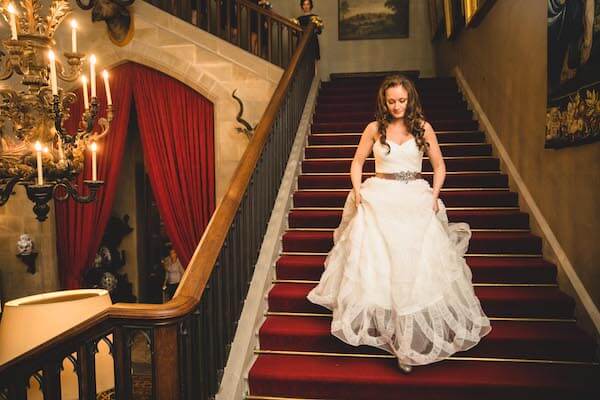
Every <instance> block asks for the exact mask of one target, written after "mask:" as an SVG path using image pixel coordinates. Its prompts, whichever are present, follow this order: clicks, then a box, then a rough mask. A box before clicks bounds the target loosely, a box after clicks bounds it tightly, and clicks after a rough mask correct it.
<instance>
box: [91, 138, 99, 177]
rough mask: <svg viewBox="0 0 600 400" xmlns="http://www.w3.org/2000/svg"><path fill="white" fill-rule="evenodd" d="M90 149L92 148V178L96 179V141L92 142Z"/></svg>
mask: <svg viewBox="0 0 600 400" xmlns="http://www.w3.org/2000/svg"><path fill="white" fill-rule="evenodd" d="M91 150H92V180H93V181H96V180H97V178H98V174H97V171H96V151H97V150H98V146H97V145H96V142H92V146H91Z"/></svg>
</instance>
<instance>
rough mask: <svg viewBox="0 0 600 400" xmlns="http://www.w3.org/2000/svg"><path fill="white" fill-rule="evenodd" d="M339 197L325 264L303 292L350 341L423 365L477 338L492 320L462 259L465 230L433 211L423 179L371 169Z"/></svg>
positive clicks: (337, 333) (466, 241)
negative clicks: (373, 173)
mask: <svg viewBox="0 0 600 400" xmlns="http://www.w3.org/2000/svg"><path fill="white" fill-rule="evenodd" d="M360 193H361V198H362V202H361V204H360V205H359V206H358V207H356V205H355V201H354V194H353V192H351V193H350V194H349V196H348V198H347V200H346V204H345V206H344V211H343V215H342V221H341V223H340V226H339V227H338V228H337V229H336V230H335V232H334V247H333V248H332V250H331V251H330V253H329V255H328V256H327V259H326V262H325V272H324V273H323V275H322V277H321V280H320V282H319V284H318V285H317V286H316V287H315V288H314V289H313V290H312V291H311V292H310V293H309V295H308V299H309V300H310V301H311V302H313V303H316V304H320V305H322V306H324V307H326V308H328V309H330V310H332V311H333V320H332V324H331V332H332V334H333V335H335V336H337V337H338V338H339V339H341V340H343V341H344V342H346V343H349V344H351V345H354V346H358V345H369V346H374V347H378V348H380V349H383V350H386V351H388V352H390V353H392V354H394V355H396V356H397V357H398V360H399V362H401V363H403V364H408V365H422V364H429V363H432V362H435V361H439V360H442V359H444V358H446V357H448V356H450V355H452V354H454V353H456V352H458V351H463V350H467V349H469V348H471V347H473V346H474V345H476V344H477V343H478V342H479V340H480V339H481V337H483V336H484V335H486V334H487V333H488V332H489V331H490V330H491V327H490V322H489V320H488V318H487V317H486V316H485V314H484V313H483V311H482V309H481V305H480V303H479V300H478V299H477V297H475V293H474V291H473V286H472V283H471V271H470V269H469V267H468V266H467V264H466V262H465V260H464V254H465V252H466V250H467V247H468V244H469V239H470V237H471V231H470V229H469V226H468V225H467V224H464V223H452V224H449V223H448V218H447V215H446V211H445V208H444V205H443V203H442V202H441V201H438V204H439V207H440V211H439V212H438V213H437V214H436V213H434V211H433V209H432V207H433V197H432V190H431V187H430V186H429V183H428V182H427V181H425V180H421V179H419V180H413V181H408V182H405V181H394V180H387V179H381V178H377V177H373V178H369V179H367V180H366V181H365V182H364V183H363V184H362V187H361V192H360Z"/></svg>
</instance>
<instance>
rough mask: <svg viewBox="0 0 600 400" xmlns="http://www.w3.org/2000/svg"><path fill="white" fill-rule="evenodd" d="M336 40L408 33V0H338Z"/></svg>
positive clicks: (380, 37) (364, 38) (397, 36)
mask: <svg viewBox="0 0 600 400" xmlns="http://www.w3.org/2000/svg"><path fill="white" fill-rule="evenodd" d="M338 22H339V23H338V37H339V40H369V39H391V38H407V37H408V0H338Z"/></svg>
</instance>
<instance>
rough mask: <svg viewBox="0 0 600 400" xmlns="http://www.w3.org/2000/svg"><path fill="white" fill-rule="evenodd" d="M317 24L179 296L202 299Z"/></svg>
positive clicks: (277, 94) (292, 65)
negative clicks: (278, 112)
mask: <svg viewBox="0 0 600 400" xmlns="http://www.w3.org/2000/svg"><path fill="white" fill-rule="evenodd" d="M313 31H314V24H311V25H310V27H309V28H308V29H307V31H306V32H305V33H304V35H303V36H302V39H301V41H300V45H299V46H298V49H297V50H296V52H295V54H294V56H293V57H292V60H291V62H290V66H289V67H288V68H287V69H286V70H285V72H284V74H283V76H282V77H281V80H280V81H279V84H278V85H277V88H276V89H275V93H274V94H273V97H272V98H271V101H270V102H269V104H268V105H267V108H266V110H265V112H264V114H263V117H262V118H261V120H260V122H259V123H258V126H257V127H256V130H255V133H254V135H253V136H252V140H250V143H249V144H248V147H246V151H244V154H243V155H242V158H241V161H240V163H239V164H238V166H237V168H236V170H235V172H234V173H233V178H232V180H231V183H230V184H229V189H228V190H227V192H226V193H225V196H224V197H223V199H222V200H221V203H220V204H219V206H218V207H217V209H216V210H215V213H214V214H213V217H212V218H211V219H210V222H209V223H208V226H207V227H206V230H205V231H204V234H203V235H202V238H201V239H200V243H199V245H198V247H196V251H195V252H194V255H193V256H192V260H191V261H190V264H189V267H192V268H189V267H188V268H187V269H186V272H185V274H184V276H183V278H182V280H181V283H180V285H179V288H178V289H177V291H176V292H175V296H174V297H175V298H177V296H186V297H192V298H197V299H199V298H200V296H201V295H202V292H203V291H204V287H205V286H206V282H207V281H208V278H209V277H210V274H211V272H212V269H213V267H214V264H215V262H216V260H217V257H218V256H219V252H220V251H221V247H223V242H224V241H225V237H226V236H227V232H228V231H229V227H230V226H231V222H232V221H233V218H234V217H235V213H236V212H237V210H238V207H239V205H240V203H241V201H242V197H243V196H244V193H245V191H246V188H247V187H248V183H249V182H250V177H251V176H252V172H253V171H254V168H256V163H257V162H258V159H259V158H260V154H261V152H262V149H263V147H264V145H265V142H266V141H267V138H268V135H269V132H270V130H271V128H272V126H273V122H274V121H275V117H276V115H277V111H278V110H279V107H280V106H281V104H282V103H283V101H284V97H285V94H286V92H287V89H288V87H289V85H290V83H291V81H292V77H293V76H294V73H295V71H296V68H297V67H298V64H299V61H300V57H301V56H302V54H303V53H304V50H305V49H306V48H307V46H308V43H309V37H310V36H311V35H312V34H313Z"/></svg>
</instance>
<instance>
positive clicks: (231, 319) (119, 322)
mask: <svg viewBox="0 0 600 400" xmlns="http://www.w3.org/2000/svg"><path fill="white" fill-rule="evenodd" d="M314 34H315V32H314V26H313V25H310V27H309V28H308V29H307V30H306V32H305V33H304V35H303V36H302V37H301V40H300V41H299V43H298V44H297V46H296V50H295V52H294V54H293V56H292V57H291V58H290V61H289V65H288V67H287V69H286V70H285V72H284V74H283V76H282V78H281V80H280V82H279V85H278V86H277V88H276V90H275V93H274V95H273V97H272V99H271V101H270V103H269V105H268V106H267V109H266V111H265V113H264V115H263V117H262V119H261V121H260V122H259V124H258V126H257V128H256V130H255V133H254V136H253V137H252V139H251V141H250V143H249V145H248V147H247V149H246V151H245V153H244V155H243V157H242V159H241V162H240V164H239V166H238V168H237V170H236V171H235V173H234V174H233V178H232V181H231V183H230V186H229V189H228V191H227V193H226V194H225V196H224V198H223V200H222V201H221V203H220V204H219V206H218V207H217V209H216V210H215V213H214V214H213V216H212V218H211V220H210V222H209V224H208V226H207V228H206V230H205V232H204V235H203V237H202V239H201V240H200V243H199V245H198V247H197V249H196V252H195V253H194V256H193V257H192V260H191V262H190V264H189V265H188V268H187V270H186V273H185V275H184V277H183V280H182V281H181V284H180V286H179V289H178V290H177V292H176V293H175V296H174V297H173V299H172V300H171V301H170V302H168V303H166V304H161V305H151V304H124V303H118V304H115V305H113V306H111V307H110V308H109V309H108V310H106V311H105V312H103V313H102V314H100V315H97V316H95V317H93V318H91V319H89V320H87V321H84V322H83V323H81V324H79V325H78V326H76V327H74V328H72V329H71V330H69V331H67V332H66V333H64V334H62V335H61V336H59V337H55V338H53V339H52V340H50V341H48V342H46V343H44V344H42V345H40V346H38V347H37V348H35V349H32V350H31V351H28V352H27V353H25V354H23V355H21V356H19V357H17V358H15V359H13V360H11V361H10V362H8V363H6V364H4V365H1V366H0V399H19V400H21V399H26V398H27V397H26V396H27V385H28V382H29V381H30V380H37V381H38V382H39V385H40V387H41V389H42V391H43V394H44V399H45V400H58V399H61V398H62V392H63V391H62V389H61V374H63V373H64V371H62V368H63V365H64V364H65V363H66V364H69V363H70V364H72V366H73V367H74V369H75V371H76V374H77V381H78V388H77V390H78V393H79V398H80V399H87V400H92V399H95V398H96V395H97V393H96V392H97V389H96V386H97V385H96V377H97V376H98V375H97V371H96V365H97V364H96V361H97V354H96V353H97V351H98V344H99V343H100V344H102V343H105V344H108V348H109V349H110V352H111V356H112V361H113V362H112V367H113V370H112V371H110V372H111V373H112V374H113V375H114V391H115V398H116V399H118V400H125V399H134V398H136V397H138V395H139V393H136V390H138V389H139V388H140V387H146V388H147V390H148V391H149V395H150V397H151V398H154V399H160V400H163V399H173V400H178V399H190V400H191V399H194V400H198V399H210V398H212V397H213V396H214V395H215V393H216V392H217V390H218V387H219V383H220V380H221V377H222V374H223V369H224V366H225V364H226V362H227V358H228V355H229V349H230V344H231V342H232V340H233V337H234V335H235V331H236V327H237V322H238V320H239V316H240V313H241V310H242V306H243V303H244V300H245V298H246V294H247V291H248V286H249V282H250V280H251V278H252V273H253V268H254V265H255V263H256V260H257V258H258V253H259V249H260V246H261V242H262V239H263V236H264V234H265V231H266V228H267V223H268V220H269V217H270V214H271V210H272V208H273V204H274V201H275V197H276V195H277V191H278V189H279V185H280V181H281V178H282V176H283V171H284V169H285V165H286V162H287V159H288V156H289V153H290V150H291V146H292V142H293V140H294V135H295V132H296V130H297V127H298V125H299V121H300V116H301V114H302V111H303V108H304V104H305V102H306V98H307V96H308V92H309V89H310V86H311V83H312V80H313V77H314V71H315V49H314V41H313V40H311V37H312V35H314ZM49 318H51V316H49ZM140 340H141V342H143V343H142V344H143V346H145V347H147V349H148V359H147V362H146V364H144V362H142V363H141V364H142V365H140V362H139V360H138V361H136V360H134V359H133V358H132V348H133V347H134V346H135V343H138V342H139V341H140ZM144 383H147V384H148V385H146V386H144V385H143V384H144ZM136 388H138V389H136Z"/></svg>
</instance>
